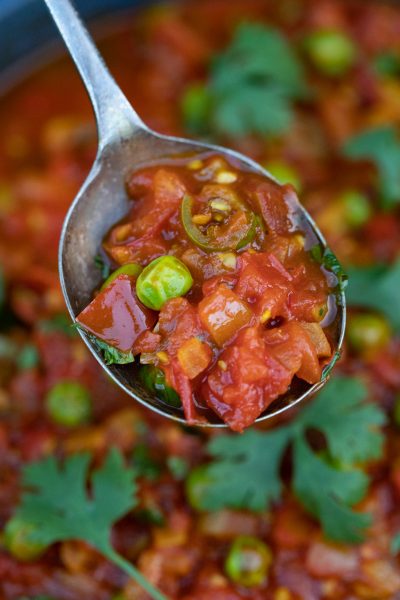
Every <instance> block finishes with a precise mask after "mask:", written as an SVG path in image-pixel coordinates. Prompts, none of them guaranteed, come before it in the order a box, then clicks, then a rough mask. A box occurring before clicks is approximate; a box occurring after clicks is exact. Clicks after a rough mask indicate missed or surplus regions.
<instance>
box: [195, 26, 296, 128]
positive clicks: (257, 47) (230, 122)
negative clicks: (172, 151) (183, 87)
mask: <svg viewBox="0 0 400 600" xmlns="http://www.w3.org/2000/svg"><path fill="white" fill-rule="evenodd" d="M306 96H307V86H306V82H305V77H304V72H303V68H302V65H301V63H300V61H299V60H298V58H297V56H296V54H295V52H294V50H293V48H292V47H291V46H290V45H289V43H288V42H287V40H286V39H285V38H284V37H283V36H282V34H281V33H280V32H279V31H278V30H276V29H274V28H273V27H267V26H265V25H262V24H259V23H242V24H241V25H240V26H239V27H238V28H237V30H236V32H235V34H234V37H233V39H232V41H231V43H230V45H229V46H228V47H227V48H226V49H225V50H224V51H223V52H221V53H220V54H218V55H217V56H216V57H215V59H214V60H213V62H212V63H211V66H210V73H209V78H208V81H207V82H206V84H205V85H199V84H195V85H194V86H192V87H190V88H188V90H187V92H186V95H185V96H184V98H183V113H184V118H185V121H186V125H187V127H188V129H189V130H191V131H192V132H193V133H197V134H198V133H200V134H201V133H206V134H207V133H209V132H212V131H216V132H217V133H219V134H222V135H229V136H240V135H246V134H250V133H256V134H261V135H266V134H277V133H281V132H283V131H285V130H287V129H288V128H289V127H290V125H291V123H292V120H293V102H294V101H295V100H298V99H302V98H304V97H306Z"/></svg>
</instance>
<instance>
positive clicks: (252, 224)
mask: <svg viewBox="0 0 400 600" xmlns="http://www.w3.org/2000/svg"><path fill="white" fill-rule="evenodd" d="M192 208H193V200H192V198H191V197H190V196H187V195H186V196H185V197H184V198H183V201H182V207H181V218H182V224H183V227H184V229H185V231H186V234H187V235H188V237H189V239H190V240H191V241H192V242H193V243H194V244H195V245H196V246H198V247H199V248H201V249H202V250H205V251H206V252H226V251H228V250H239V249H240V248H243V247H244V246H246V245H247V244H249V243H250V242H251V241H252V240H253V239H254V236H255V234H256V229H257V215H255V214H254V213H253V212H251V211H241V212H240V213H239V217H238V218H237V219H236V223H235V226H232V227H230V228H228V230H227V231H224V232H223V230H222V227H223V226H220V225H215V226H210V227H209V229H208V232H210V233H207V234H205V233H203V232H202V231H200V229H199V228H198V227H197V226H196V225H195V224H194V223H193V221H192ZM235 214H238V213H235ZM239 219H240V220H242V222H240V220H239ZM217 228H218V229H220V231H221V235H219V236H218V237H217V234H216V231H217ZM212 234H214V235H212Z"/></svg>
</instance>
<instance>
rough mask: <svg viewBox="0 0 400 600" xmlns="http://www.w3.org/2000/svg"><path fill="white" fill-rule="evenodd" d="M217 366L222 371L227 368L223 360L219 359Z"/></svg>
mask: <svg viewBox="0 0 400 600" xmlns="http://www.w3.org/2000/svg"><path fill="white" fill-rule="evenodd" d="M218 366H219V368H220V369H222V371H226V370H227V368H228V365H227V364H226V362H225V361H224V360H219V361H218Z"/></svg>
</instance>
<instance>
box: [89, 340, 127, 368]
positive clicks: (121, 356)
mask: <svg viewBox="0 0 400 600" xmlns="http://www.w3.org/2000/svg"><path fill="white" fill-rule="evenodd" d="M87 335H88V336H89V338H90V339H91V340H92V342H93V343H94V344H95V346H97V348H98V349H99V350H101V352H102V354H103V357H104V362H105V363H106V365H126V364H128V363H132V362H134V361H135V357H134V356H133V354H132V352H121V351H120V350H118V349H117V348H114V346H110V344H107V343H106V342H103V340H100V339H99V338H97V337H96V336H94V335H90V334H87Z"/></svg>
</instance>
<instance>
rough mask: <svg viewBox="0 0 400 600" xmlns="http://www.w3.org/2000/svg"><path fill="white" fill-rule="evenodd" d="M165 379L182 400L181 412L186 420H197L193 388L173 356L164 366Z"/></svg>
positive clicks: (192, 421) (189, 421) (191, 421)
mask: <svg viewBox="0 0 400 600" xmlns="http://www.w3.org/2000/svg"><path fill="white" fill-rule="evenodd" d="M164 372H165V375H166V381H167V383H168V385H170V386H171V387H173V388H174V390H176V391H177V392H178V394H179V397H180V399H181V402H182V407H183V412H184V413H185V419H186V420H187V422H188V423H189V424H190V423H194V422H198V420H199V418H198V414H197V411H196V407H195V405H194V400H193V389H192V384H191V382H190V379H189V377H188V376H187V375H186V374H185V373H184V372H183V369H182V367H181V365H180V363H179V361H178V360H177V359H176V358H174V359H173V360H171V361H170V364H169V365H167V366H166V367H164Z"/></svg>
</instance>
